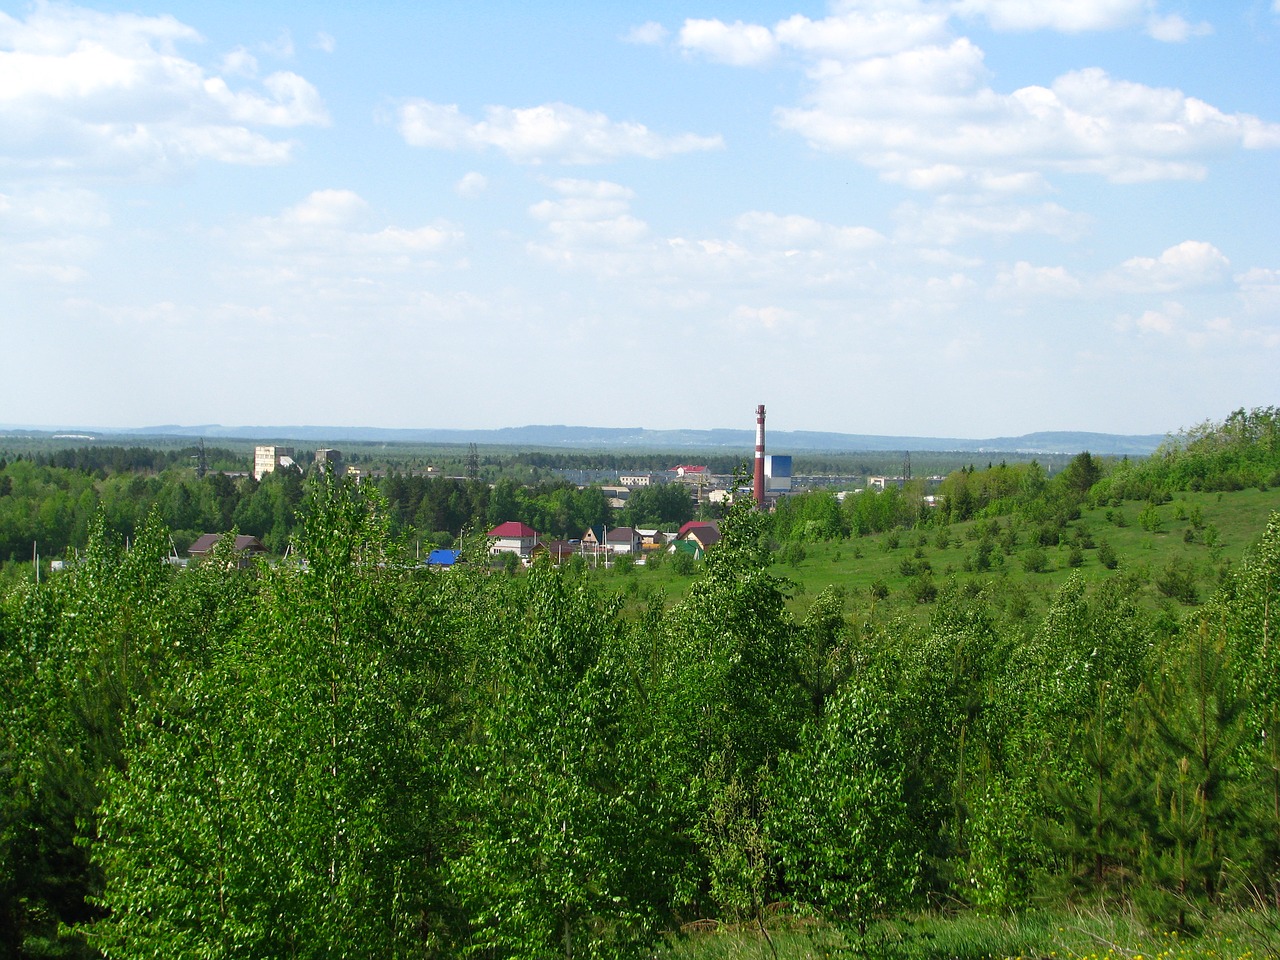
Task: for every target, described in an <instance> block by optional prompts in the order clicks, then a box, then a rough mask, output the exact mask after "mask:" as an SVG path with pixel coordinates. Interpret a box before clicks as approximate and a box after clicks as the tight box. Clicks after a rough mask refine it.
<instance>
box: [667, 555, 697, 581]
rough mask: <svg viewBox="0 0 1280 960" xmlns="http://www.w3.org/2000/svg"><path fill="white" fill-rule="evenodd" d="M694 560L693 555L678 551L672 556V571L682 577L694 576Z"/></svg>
mask: <svg viewBox="0 0 1280 960" xmlns="http://www.w3.org/2000/svg"><path fill="white" fill-rule="evenodd" d="M694 566H695V564H694V559H693V554H692V553H685V552H684V551H683V550H677V551H676V552H675V553H673V554H672V555H671V569H672V570H674V571H675V572H676V573H678V574H679V575H680V576H682V577H691V576H693V568H694Z"/></svg>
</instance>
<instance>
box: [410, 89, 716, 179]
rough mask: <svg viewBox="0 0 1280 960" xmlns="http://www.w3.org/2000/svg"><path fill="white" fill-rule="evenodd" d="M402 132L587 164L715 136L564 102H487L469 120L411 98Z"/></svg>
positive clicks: (703, 142)
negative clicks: (666, 132) (480, 114)
mask: <svg viewBox="0 0 1280 960" xmlns="http://www.w3.org/2000/svg"><path fill="white" fill-rule="evenodd" d="M399 121H400V134H401V136H403V137H404V139H405V141H406V142H407V143H409V144H410V145H411V146H415V147H431V148H435V149H441V150H459V149H470V150H483V149H486V148H489V147H492V148H494V149H497V150H500V151H502V152H503V153H505V154H506V155H507V156H508V157H509V158H511V159H512V160H514V161H516V162H518V163H541V162H543V161H548V160H556V161H560V162H562V163H571V164H589V163H601V162H605V161H608V160H615V159H618V158H619V157H625V156H640V157H648V158H650V159H655V158H660V157H666V156H670V155H672V154H676V153H686V152H689V151H694V150H715V149H719V148H721V147H722V146H723V145H724V143H723V141H722V140H721V138H720V137H718V136H713V137H702V136H697V135H695V134H682V135H680V136H675V137H665V136H662V135H660V134H657V133H654V132H653V131H651V130H650V129H649V128H648V127H646V126H644V125H643V124H640V123H630V122H615V121H613V120H610V119H609V118H608V117H607V116H605V115H604V114H603V113H596V112H591V111H587V110H582V109H580V108H578V107H573V106H570V105H568V104H564V103H548V104H543V105H541V106H537V107H528V108H512V107H497V106H495V107H486V108H485V118H484V119H483V120H473V119H472V118H470V117H468V116H466V115H465V114H463V113H462V112H461V110H459V109H458V107H457V105H454V104H440V103H432V102H431V101H429V100H410V101H408V102H406V103H404V104H402V105H401V107H400V110H399Z"/></svg>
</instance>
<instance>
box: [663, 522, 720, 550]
mask: <svg viewBox="0 0 1280 960" xmlns="http://www.w3.org/2000/svg"><path fill="white" fill-rule="evenodd" d="M719 540H720V527H719V525H718V524H717V523H716V522H715V521H714V520H690V521H689V522H688V523H686V524H685V525H684V526H683V527H681V528H680V532H679V533H677V534H676V542H675V543H674V544H672V549H673V550H684V551H687V552H691V553H693V555H694V556H695V557H700V556H702V554H703V553H704V552H705V551H706V550H707V548H708V547H710V546H712V545H713V544H715V543H717V542H718V541H719ZM682 545H683V546H682ZM690 545H692V546H690Z"/></svg>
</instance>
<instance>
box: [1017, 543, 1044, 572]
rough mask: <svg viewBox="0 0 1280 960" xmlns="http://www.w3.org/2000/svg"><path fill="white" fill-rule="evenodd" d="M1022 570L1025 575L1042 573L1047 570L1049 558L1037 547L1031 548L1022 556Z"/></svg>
mask: <svg viewBox="0 0 1280 960" xmlns="http://www.w3.org/2000/svg"><path fill="white" fill-rule="evenodd" d="M1022 569H1023V570H1025V571H1027V573H1044V572H1045V571H1046V570H1048V569H1049V557H1048V555H1047V554H1046V553H1045V552H1044V551H1043V550H1042V549H1040V548H1039V547H1032V548H1031V549H1030V550H1028V551H1027V552H1026V553H1024V554H1023V555H1022Z"/></svg>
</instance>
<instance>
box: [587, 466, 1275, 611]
mask: <svg viewBox="0 0 1280 960" xmlns="http://www.w3.org/2000/svg"><path fill="white" fill-rule="evenodd" d="M1276 511H1280V488H1270V489H1267V490H1258V489H1256V488H1251V489H1248V490H1237V491H1230V492H1215V493H1203V492H1185V493H1179V494H1177V495H1175V496H1174V497H1173V499H1171V500H1170V501H1168V502H1167V503H1163V504H1160V505H1159V506H1154V505H1153V506H1148V505H1147V504H1145V503H1134V502H1125V503H1123V504H1122V505H1120V506H1115V507H1112V506H1098V507H1085V508H1083V509H1082V510H1081V513H1080V519H1079V520H1076V521H1074V522H1072V523H1070V524H1068V525H1067V527H1066V528H1065V529H1064V531H1060V532H1059V534H1058V542H1056V543H1054V544H1052V545H1045V544H1042V543H1041V542H1040V540H1039V533H1040V530H1039V527H1038V526H1037V525H1035V524H1031V523H1029V522H1026V521H1022V520H1019V519H1017V518H1016V517H1001V518H995V519H979V520H969V521H965V522H963V523H957V524H951V525H949V526H946V527H926V528H923V529H918V530H895V531H890V532H888V533H883V534H879V535H876V536H868V537H853V538H849V539H843V540H825V541H818V542H816V543H813V542H810V543H801V544H798V545H795V544H786V545H781V546H779V547H778V549H777V550H775V552H774V558H775V564H774V568H775V572H776V573H777V574H778V575H779V576H783V577H786V578H787V579H788V580H791V581H792V582H793V583H794V584H795V590H794V593H793V597H792V601H791V602H792V607H793V609H794V610H795V611H796V612H797V613H803V612H804V611H805V610H806V609H807V608H808V606H809V604H810V603H811V602H812V600H813V598H814V597H816V596H818V595H819V594H820V593H821V592H822V591H823V590H825V589H826V588H828V587H837V588H839V589H841V590H843V591H844V592H845V594H846V596H847V597H848V599H849V606H850V607H851V608H852V609H853V610H868V609H870V608H872V607H873V606H874V607H875V608H876V610H877V612H878V614H880V615H882V616H883V615H886V614H889V613H911V614H914V615H919V616H921V617H924V616H927V615H928V610H929V599H928V598H929V590H928V589H927V584H929V583H932V585H933V587H934V589H935V590H936V589H942V588H943V587H944V585H945V584H946V582H947V581H948V580H951V579H954V580H955V581H956V582H957V583H959V584H961V585H969V584H972V585H973V587H974V588H978V587H988V586H989V587H992V588H994V589H993V593H994V594H995V595H996V596H997V597H998V598H999V602H1000V603H1001V605H1002V606H1003V607H1004V608H1005V609H1006V611H1007V612H1010V613H1011V614H1012V615H1014V616H1015V617H1017V618H1019V619H1021V618H1024V617H1030V616H1033V615H1035V614H1036V613H1038V612H1040V611H1042V610H1043V609H1044V607H1045V605H1046V604H1047V602H1048V600H1049V598H1050V597H1051V596H1052V595H1053V593H1054V592H1055V591H1056V590H1057V588H1058V587H1060V586H1061V585H1062V583H1063V582H1064V581H1065V580H1066V579H1067V577H1068V576H1070V575H1071V574H1072V573H1078V574H1079V575H1080V576H1082V577H1083V578H1084V579H1085V581H1086V582H1087V583H1089V584H1094V583H1097V582H1099V581H1101V580H1104V579H1107V578H1110V577H1114V576H1118V575H1119V576H1130V577H1134V578H1136V579H1137V580H1138V581H1139V582H1140V583H1141V588H1140V590H1139V593H1138V596H1139V598H1140V599H1141V600H1142V601H1143V602H1144V603H1146V604H1147V605H1149V606H1150V607H1151V608H1158V607H1162V606H1172V607H1184V606H1189V605H1191V604H1192V597H1193V596H1194V598H1195V600H1196V601H1202V600H1204V599H1206V598H1207V597H1208V596H1209V594H1210V593H1211V592H1212V590H1213V589H1214V587H1215V585H1216V584H1217V583H1218V581H1219V579H1220V577H1221V575H1222V572H1223V571H1224V570H1226V569H1228V568H1230V566H1231V565H1233V564H1236V563H1239V562H1240V560H1241V559H1242V558H1243V556H1244V553H1245V551H1246V550H1247V549H1248V548H1249V547H1250V546H1251V545H1252V544H1253V543H1254V542H1256V541H1257V539H1258V537H1259V536H1261V534H1262V532H1263V530H1264V529H1265V527H1266V523H1267V518H1268V516H1270V514H1271V513H1273V512H1276ZM984 544H985V546H984ZM797 546H798V547H799V549H797ZM1108 546H1109V547H1110V549H1111V551H1113V552H1114V555H1115V559H1114V563H1115V566H1114V567H1111V568H1109V567H1107V566H1106V565H1105V564H1104V562H1103V561H1104V559H1105V557H1106V553H1107V547H1108ZM1037 550H1038V551H1039V553H1040V555H1042V557H1043V564H1044V565H1043V568H1042V569H1037V567H1038V563H1037V561H1036V559H1035V556H1036V551H1037ZM984 555H985V558H986V559H985V565H984V560H983V556H984ZM1073 555H1074V556H1073ZM664 559H665V558H664ZM1073 563H1074V564H1075V565H1073ZM1029 567H1030V569H1029ZM599 575H600V576H601V578H602V579H606V574H605V573H604V571H601V572H600V574H599ZM606 582H608V583H610V584H612V585H613V586H614V588H615V589H618V590H621V591H623V592H624V593H625V594H627V595H629V596H631V597H632V598H634V599H635V601H636V602H637V603H639V602H641V601H643V600H645V599H646V598H648V597H651V596H654V595H658V596H661V597H662V598H663V599H664V600H665V601H666V602H667V603H672V602H675V601H676V600H678V599H679V597H681V596H682V595H683V594H684V591H685V589H686V588H687V587H688V585H689V583H690V579H689V578H688V577H686V576H680V575H679V574H677V573H676V572H675V571H674V570H673V569H672V568H671V565H670V564H669V563H664V562H662V561H661V560H660V561H659V563H658V564H657V566H656V567H655V568H654V569H652V570H650V569H646V568H645V567H638V568H636V569H634V570H632V571H629V572H626V573H622V574H616V573H614V572H613V571H609V574H608V575H607V580H606ZM1162 586H1163V587H1164V590H1162V589H1161V587H1162ZM1166 591H1168V592H1166Z"/></svg>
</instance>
